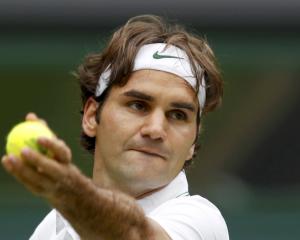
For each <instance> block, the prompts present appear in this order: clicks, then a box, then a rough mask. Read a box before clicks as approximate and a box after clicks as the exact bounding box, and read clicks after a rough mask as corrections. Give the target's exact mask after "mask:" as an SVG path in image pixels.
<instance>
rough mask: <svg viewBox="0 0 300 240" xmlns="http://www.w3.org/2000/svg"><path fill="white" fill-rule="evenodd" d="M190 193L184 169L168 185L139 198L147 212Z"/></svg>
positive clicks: (138, 201)
mask: <svg viewBox="0 0 300 240" xmlns="http://www.w3.org/2000/svg"><path fill="white" fill-rule="evenodd" d="M186 195H189V190H188V182H187V179H186V175H185V173H184V171H181V172H180V173H179V174H178V175H177V176H176V177H175V178H174V179H173V180H172V181H171V182H170V183H169V184H168V185H166V186H165V187H164V188H162V189H161V190H159V191H157V192H154V193H153V194H151V195H149V196H147V197H144V198H142V199H139V200H137V203H138V204H139V205H140V206H141V207H142V208H143V209H144V211H145V213H146V214H148V213H150V212H152V211H153V210H154V209H155V208H157V207H158V206H159V205H161V204H162V203H164V202H166V201H168V200H171V199H173V198H177V197H180V196H186Z"/></svg>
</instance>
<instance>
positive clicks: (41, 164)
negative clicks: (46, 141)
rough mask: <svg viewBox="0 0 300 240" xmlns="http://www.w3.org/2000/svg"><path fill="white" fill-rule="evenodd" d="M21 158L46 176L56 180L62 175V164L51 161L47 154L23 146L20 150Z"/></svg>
mask: <svg viewBox="0 0 300 240" xmlns="http://www.w3.org/2000/svg"><path fill="white" fill-rule="evenodd" d="M21 157H22V160H23V161H24V162H25V163H27V164H29V165H31V166H32V167H34V168H35V169H37V171H39V172H40V173H43V174H44V175H46V176H48V177H49V178H51V179H53V180H54V181H57V180H59V179H61V178H62V177H63V176H64V172H63V171H64V168H63V165H62V164H60V163H58V162H57V161H53V160H52V159H51V158H48V157H47V156H45V155H43V154H41V153H39V152H36V151H33V150H31V149H29V148H24V149H23V150H22V152H21Z"/></svg>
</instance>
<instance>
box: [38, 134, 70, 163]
mask: <svg viewBox="0 0 300 240" xmlns="http://www.w3.org/2000/svg"><path fill="white" fill-rule="evenodd" d="M38 144H40V145H41V146H43V147H44V148H46V149H48V150H50V152H52V153H53V154H54V158H55V159H56V160H58V161H59V162H62V163H69V162H71V159H72V152H71V150H70V148H69V147H68V146H67V144H66V143H65V142H64V141H63V140H61V139H58V138H51V139H50V138H44V137H40V138H39V139H38Z"/></svg>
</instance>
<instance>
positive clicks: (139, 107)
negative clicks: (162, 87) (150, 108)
mask: <svg viewBox="0 0 300 240" xmlns="http://www.w3.org/2000/svg"><path fill="white" fill-rule="evenodd" d="M127 106H128V107H129V108H131V109H133V110H135V111H146V110H147V105H146V103H144V102H141V101H132V102H129V103H128V104H127Z"/></svg>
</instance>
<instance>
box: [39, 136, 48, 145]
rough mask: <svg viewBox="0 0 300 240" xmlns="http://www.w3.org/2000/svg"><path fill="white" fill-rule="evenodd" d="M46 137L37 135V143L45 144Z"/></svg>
mask: <svg viewBox="0 0 300 240" xmlns="http://www.w3.org/2000/svg"><path fill="white" fill-rule="evenodd" d="M47 141H48V139H47V138H46V137H39V138H38V143H41V144H45V143H47Z"/></svg>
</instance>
